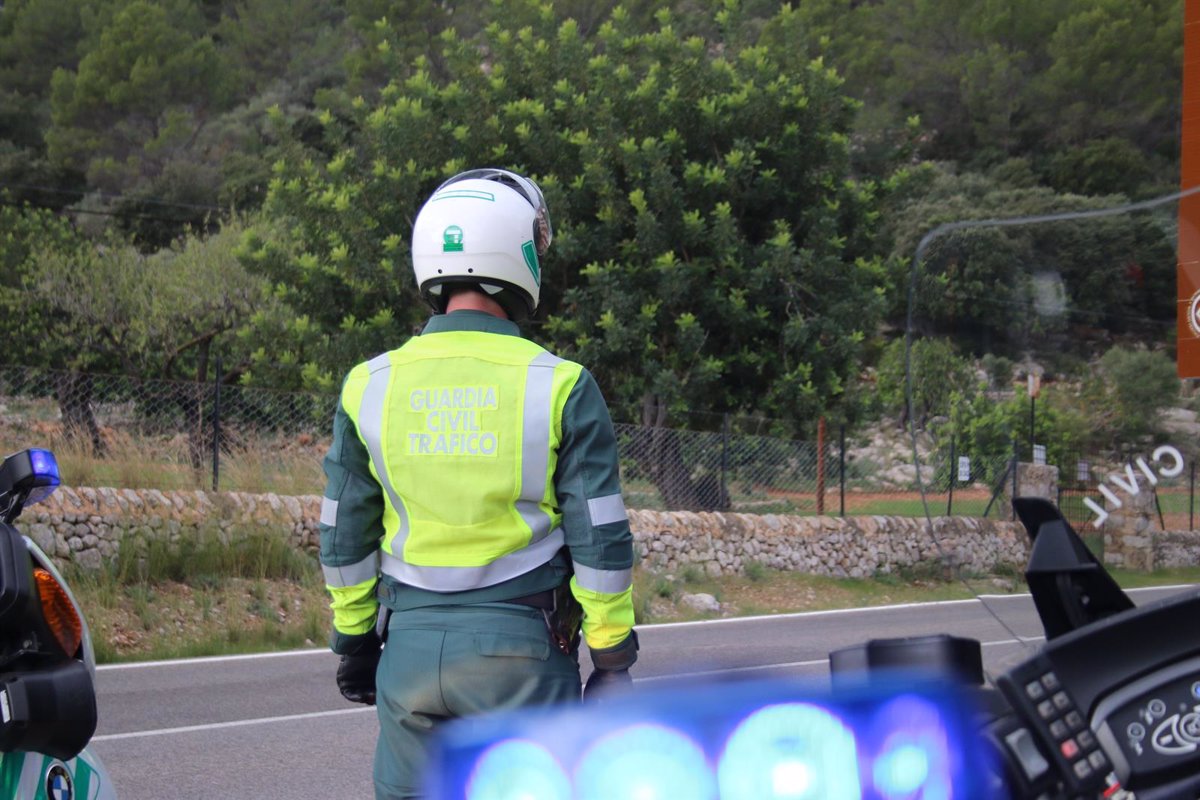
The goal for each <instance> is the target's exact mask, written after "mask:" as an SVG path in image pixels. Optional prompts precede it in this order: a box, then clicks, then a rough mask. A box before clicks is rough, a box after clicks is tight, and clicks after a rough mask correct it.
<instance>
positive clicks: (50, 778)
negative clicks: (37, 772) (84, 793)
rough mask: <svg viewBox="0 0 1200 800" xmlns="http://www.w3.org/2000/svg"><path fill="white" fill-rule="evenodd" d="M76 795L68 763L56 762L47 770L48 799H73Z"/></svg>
mask: <svg viewBox="0 0 1200 800" xmlns="http://www.w3.org/2000/svg"><path fill="white" fill-rule="evenodd" d="M74 796H75V793H74V791H72V789H71V773H70V772H68V771H67V765H66V764H63V763H62V762H55V763H54V764H52V765H51V766H50V769H48V770H47V771H46V798H47V800H71V799H72V798H73V797H74Z"/></svg>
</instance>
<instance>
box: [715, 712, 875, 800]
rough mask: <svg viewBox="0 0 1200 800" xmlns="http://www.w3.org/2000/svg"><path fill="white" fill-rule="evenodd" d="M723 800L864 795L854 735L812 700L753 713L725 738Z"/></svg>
mask: <svg viewBox="0 0 1200 800" xmlns="http://www.w3.org/2000/svg"><path fill="white" fill-rule="evenodd" d="M717 781H718V783H719V784H720V787H721V800H793V799H794V800H854V798H859V797H861V796H862V791H861V789H860V786H859V781H858V748H857V744H856V741H855V736H854V733H853V732H852V731H851V730H850V729H849V728H848V727H847V726H846V724H845V723H844V722H843V721H842V719H841V718H839V717H838V716H837V715H835V714H833V713H832V712H831V711H829V710H828V709H826V708H822V707H820V706H817V705H812V704H809V703H779V704H775V705H770V706H767V707H765V708H762V709H759V710H758V711H755V712H754V713H753V714H751V715H750V716H748V717H747V718H746V719H745V720H743V721H742V722H741V723H740V724H739V725H738V726H737V728H736V729H735V730H734V732H733V734H732V735H731V736H730V737H729V740H728V741H727V742H726V745H725V751H724V753H723V754H722V755H721V760H720V762H719V764H718V766H717Z"/></svg>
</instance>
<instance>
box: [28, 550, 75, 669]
mask: <svg viewBox="0 0 1200 800" xmlns="http://www.w3.org/2000/svg"><path fill="white" fill-rule="evenodd" d="M33 579H34V582H35V583H36V584H37V589H38V597H40V598H41V601H42V614H43V616H45V618H46V624H47V625H49V626H50V631H51V632H52V633H53V634H54V638H55V639H57V640H58V644H59V645H60V646H61V647H62V649H63V652H64V653H66V654H67V656H68V657H72V656H74V655H75V652H76V651H77V650H78V649H79V645H80V643H81V642H82V641H83V620H81V619H80V618H79V612H78V611H76V610H75V604H74V603H72V602H71V597H70V595H68V594H67V592H66V590H65V589H64V588H63V587H62V584H60V583H59V582H58V581H57V580H55V578H54V576H53V575H51V574H50V573H49V572H48V571H47V570H44V569H42V568H41V567H36V568H34V570H33Z"/></svg>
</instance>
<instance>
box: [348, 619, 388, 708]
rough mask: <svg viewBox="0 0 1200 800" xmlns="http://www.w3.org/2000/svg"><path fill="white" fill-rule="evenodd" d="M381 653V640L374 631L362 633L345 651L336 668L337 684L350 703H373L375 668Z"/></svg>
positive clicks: (377, 665) (371, 704) (370, 704)
mask: <svg viewBox="0 0 1200 800" xmlns="http://www.w3.org/2000/svg"><path fill="white" fill-rule="evenodd" d="M382 654H383V642H381V641H379V636H378V635H377V634H376V633H375V631H370V632H368V633H364V634H363V635H362V638H361V639H359V640H358V641H356V642H354V644H353V645H351V647H350V648H349V649H347V651H346V652H345V653H343V654H342V660H341V662H340V663H339V664H338V668H337V685H338V689H339V690H340V691H341V693H342V697H344V698H346V699H347V700H349V701H350V702H351V703H365V704H367V705H369V706H373V705H375V670H376V668H378V667H379V657H380V656H381V655H382Z"/></svg>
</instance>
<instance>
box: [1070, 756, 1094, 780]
mask: <svg viewBox="0 0 1200 800" xmlns="http://www.w3.org/2000/svg"><path fill="white" fill-rule="evenodd" d="M1071 769H1073V770H1075V775H1076V777H1078V778H1086V777H1087V776H1088V775H1091V774H1092V765H1091V764H1089V763H1088V762H1087V759H1083V758H1081V759H1079V760H1078V761H1076V762H1075V763H1074V764H1072V765H1071Z"/></svg>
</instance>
